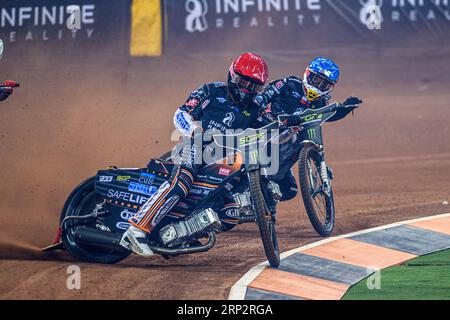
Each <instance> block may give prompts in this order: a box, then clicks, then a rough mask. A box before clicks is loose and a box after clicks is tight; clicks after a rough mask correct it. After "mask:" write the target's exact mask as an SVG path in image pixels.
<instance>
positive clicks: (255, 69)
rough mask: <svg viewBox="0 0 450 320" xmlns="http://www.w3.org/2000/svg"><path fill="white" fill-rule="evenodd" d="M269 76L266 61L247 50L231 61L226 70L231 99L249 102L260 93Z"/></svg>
mask: <svg viewBox="0 0 450 320" xmlns="http://www.w3.org/2000/svg"><path fill="white" fill-rule="evenodd" d="M268 78H269V68H268V66H267V63H266V62H265V61H264V59H263V58H261V57H260V56H258V55H256V54H253V53H250V52H247V53H244V54H242V55H240V56H239V57H238V58H237V59H236V60H234V61H233V63H232V64H231V67H230V71H229V72H228V88H229V91H230V94H231V96H232V98H233V100H234V101H235V102H236V103H237V104H239V105H241V104H244V105H245V104H247V103H249V102H250V101H251V100H252V99H253V97H254V96H255V95H256V94H258V93H260V92H261V91H262V90H263V88H264V85H265V84H266V82H267V80H268Z"/></svg>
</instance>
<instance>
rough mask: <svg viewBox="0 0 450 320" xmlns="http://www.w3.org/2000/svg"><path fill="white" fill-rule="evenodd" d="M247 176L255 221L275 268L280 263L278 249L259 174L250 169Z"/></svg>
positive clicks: (269, 258)
mask: <svg viewBox="0 0 450 320" xmlns="http://www.w3.org/2000/svg"><path fill="white" fill-rule="evenodd" d="M248 176H249V182H250V194H251V198H252V202H253V206H254V208H255V213H256V222H257V224H258V227H259V232H260V234H261V239H262V242H263V246H264V251H265V253H266V256H267V260H268V261H269V264H270V266H271V267H274V268H277V267H278V266H279V265H280V251H279V248H278V240H277V233H276V230H275V221H274V219H273V217H272V214H271V213H270V211H269V210H268V206H267V204H266V199H265V198H264V194H263V191H262V185H261V175H260V173H259V171H251V172H249V174H248Z"/></svg>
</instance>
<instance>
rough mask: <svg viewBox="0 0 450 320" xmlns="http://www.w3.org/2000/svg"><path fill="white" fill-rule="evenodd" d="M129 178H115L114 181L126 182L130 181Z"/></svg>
mask: <svg viewBox="0 0 450 320" xmlns="http://www.w3.org/2000/svg"><path fill="white" fill-rule="evenodd" d="M130 179H131V176H117V178H116V180H117V181H122V182H127V181H130Z"/></svg>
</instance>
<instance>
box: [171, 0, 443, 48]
mask: <svg viewBox="0 0 450 320" xmlns="http://www.w3.org/2000/svg"><path fill="white" fill-rule="evenodd" d="M165 7H166V14H167V16H168V30H167V33H168V38H169V40H170V41H169V42H168V43H167V46H168V50H169V51H170V50H175V51H179V50H190V51H192V50H204V51H215V50H230V49H249V48H252V49H254V50H271V51H276V50H284V51H289V50H305V49H306V50H310V49H315V48H323V47H336V46H348V45H358V44H376V45H395V44H402V43H405V42H409V41H412V42H414V41H417V40H420V41H427V42H438V43H443V42H448V41H449V38H450V37H448V34H449V32H450V9H449V1H448V0H183V1H180V0H165Z"/></svg>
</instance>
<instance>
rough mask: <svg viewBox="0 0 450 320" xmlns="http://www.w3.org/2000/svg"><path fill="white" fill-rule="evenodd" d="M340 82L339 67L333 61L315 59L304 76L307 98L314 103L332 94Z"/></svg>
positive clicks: (320, 58)
mask: <svg viewBox="0 0 450 320" xmlns="http://www.w3.org/2000/svg"><path fill="white" fill-rule="evenodd" d="M338 81H339V66H338V65H337V64H336V63H334V62H333V61H332V60H331V59H326V58H322V57H318V58H315V59H314V60H313V61H311V63H310V64H309V66H308V67H307V68H306V71H305V74H304V76H303V86H304V89H305V94H306V98H307V99H308V100H309V101H313V100H316V99H318V98H320V97H322V96H323V95H326V94H328V93H330V92H331V90H333V88H334V86H335V85H336V83H337V82H338Z"/></svg>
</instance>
